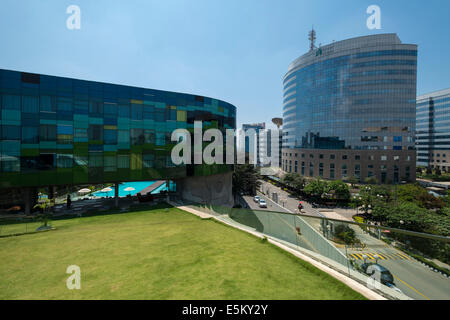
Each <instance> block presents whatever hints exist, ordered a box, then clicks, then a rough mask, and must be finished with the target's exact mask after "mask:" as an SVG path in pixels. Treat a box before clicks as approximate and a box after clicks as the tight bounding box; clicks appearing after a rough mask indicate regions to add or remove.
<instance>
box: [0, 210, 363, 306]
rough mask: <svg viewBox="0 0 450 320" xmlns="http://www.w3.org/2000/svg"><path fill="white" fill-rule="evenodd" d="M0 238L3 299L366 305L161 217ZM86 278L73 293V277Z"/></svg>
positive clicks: (286, 259) (267, 251)
mask: <svg viewBox="0 0 450 320" xmlns="http://www.w3.org/2000/svg"><path fill="white" fill-rule="evenodd" d="M53 226H55V227H56V228H57V230H55V231H49V232H43V233H36V234H28V235H22V236H17V237H7V238H0V261H1V264H0V299H364V298H363V297H362V296H361V295H360V294H358V293H356V292H355V291H353V290H351V289H350V288H349V287H347V286H345V285H344V284H342V283H340V282H338V281H337V280H335V279H334V278H332V277H330V276H328V275H327V274H325V273H323V272H321V271H320V270H318V269H316V268H314V267H313V266H311V265H310V264H308V263H306V262H303V261H301V260H299V259H297V258H295V257H294V256H292V255H290V254H288V253H285V252H283V251H282V250H281V249H278V248H277V247H275V246H273V245H271V244H269V243H267V242H262V241H261V240H260V239H258V238H255V237H253V236H251V235H249V234H246V233H244V232H242V231H239V230H236V229H233V228H231V227H228V226H225V225H222V224H221V223H218V222H215V221H214V220H202V219H200V218H198V217H196V216H194V215H191V214H189V213H186V212H184V211H181V210H178V209H175V208H170V209H168V210H166V209H163V208H160V209H153V210H148V211H136V212H130V213H126V214H111V215H102V216H95V217H86V218H76V219H68V220H59V221H53ZM69 265H78V266H80V268H81V290H68V289H67V287H66V279H67V278H68V277H69V275H68V274H66V268H67V267H68V266H69Z"/></svg>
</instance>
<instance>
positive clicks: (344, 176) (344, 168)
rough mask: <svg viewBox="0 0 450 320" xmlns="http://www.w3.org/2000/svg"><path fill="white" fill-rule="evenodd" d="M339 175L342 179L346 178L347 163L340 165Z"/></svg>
mask: <svg viewBox="0 0 450 320" xmlns="http://www.w3.org/2000/svg"><path fill="white" fill-rule="evenodd" d="M341 169H342V170H341V175H342V178H343V179H344V178H347V175H348V172H347V165H346V164H343V165H342V167H341Z"/></svg>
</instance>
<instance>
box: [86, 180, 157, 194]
mask: <svg viewBox="0 0 450 320" xmlns="http://www.w3.org/2000/svg"><path fill="white" fill-rule="evenodd" d="M155 182H156V181H137V182H124V183H121V184H119V197H126V196H128V195H131V196H133V195H135V194H136V193H138V192H140V191H142V190H144V189H145V188H147V187H148V186H151V185H152V184H153V183H155ZM164 185H165V184H164ZM128 187H132V188H134V190H133V191H125V189H126V188H128ZM111 189H112V191H109V192H101V191H97V192H94V193H93V195H94V196H96V197H114V186H112V187H111Z"/></svg>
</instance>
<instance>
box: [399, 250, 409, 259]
mask: <svg viewBox="0 0 450 320" xmlns="http://www.w3.org/2000/svg"><path fill="white" fill-rule="evenodd" d="M397 255H399V256H400V257H404V258H405V259H407V260H411V259H410V258H409V257H408V256H407V255H406V254H404V253H400V252H397Z"/></svg>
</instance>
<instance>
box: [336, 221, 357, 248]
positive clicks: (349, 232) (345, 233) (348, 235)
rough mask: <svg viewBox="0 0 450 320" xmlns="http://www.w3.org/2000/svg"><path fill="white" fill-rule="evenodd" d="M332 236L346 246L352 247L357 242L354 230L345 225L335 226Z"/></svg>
mask: <svg viewBox="0 0 450 320" xmlns="http://www.w3.org/2000/svg"><path fill="white" fill-rule="evenodd" d="M334 235H335V236H336V238H338V239H340V240H342V241H343V242H344V243H345V244H346V245H352V244H354V243H356V242H357V238H356V233H355V230H353V229H352V228H350V227H349V226H347V225H345V224H338V225H336V226H335V227H334Z"/></svg>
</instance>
